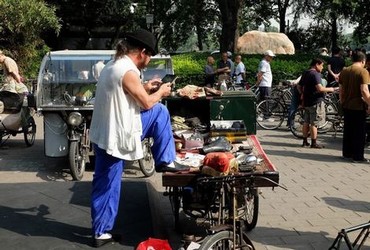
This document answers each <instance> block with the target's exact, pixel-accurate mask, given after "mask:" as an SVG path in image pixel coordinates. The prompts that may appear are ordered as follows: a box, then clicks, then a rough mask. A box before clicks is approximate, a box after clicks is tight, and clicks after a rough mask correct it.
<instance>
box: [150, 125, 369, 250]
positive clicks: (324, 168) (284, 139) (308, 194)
mask: <svg viewBox="0 0 370 250" xmlns="http://www.w3.org/2000/svg"><path fill="white" fill-rule="evenodd" d="M257 136H258V139H259V141H260V143H261V145H262V147H263V149H264V151H265V152H266V154H267V155H268V157H269V159H270V160H271V161H272V163H273V164H274V165H275V167H276V168H277V169H278V171H279V173H280V184H282V185H284V186H286V187H287V188H288V191H285V190H283V189H281V188H275V189H274V190H272V189H271V188H261V189H260V191H261V193H260V208H259V218H258V223H257V226H256V228H255V229H253V230H252V231H251V232H249V233H248V236H249V238H250V239H251V240H252V242H253V243H254V245H255V247H256V249H258V250H265V249H268V250H277V249H304V250H306V249H317V250H321V249H328V248H329V247H330V246H331V244H332V243H333V241H334V239H335V238H336V236H337V234H338V232H339V231H340V230H341V229H342V228H348V227H352V226H355V225H359V224H362V223H366V222H369V221H370V192H369V190H370V189H369V188H370V181H369V180H370V165H369V164H355V163H352V162H348V161H345V160H342V159H341V158H340V156H341V140H342V138H341V134H338V135H337V136H336V137H334V134H333V133H327V134H320V135H319V142H320V143H322V144H323V145H325V148H324V149H311V148H302V147H301V146H300V145H301V140H298V139H295V138H294V137H293V135H292V134H291V133H290V131H288V129H287V128H282V129H279V130H276V131H267V130H261V129H258V132H257ZM366 157H368V158H369V157H370V155H369V150H366ZM151 181H152V183H153V186H154V187H156V189H157V192H162V191H163V188H162V187H161V181H160V178H158V177H156V178H152V179H151ZM157 194H158V193H157ZM157 198H160V199H161V201H160V202H159V201H158V202H156V205H157V207H159V208H157V209H159V210H160V212H161V213H160V216H161V217H162V218H163V220H164V223H163V224H165V225H166V228H167V232H168V233H169V239H170V242H171V243H172V245H173V246H174V249H177V247H178V245H179V241H180V240H181V235H180V234H177V233H176V232H175V230H174V222H173V216H172V213H171V208H170V206H169V202H168V199H166V197H158V195H157ZM159 203H160V204H161V205H160V206H158V204H159ZM184 224H186V220H185V222H184ZM358 233H359V232H357V233H355V232H353V233H350V234H349V237H350V239H351V240H353V237H355V236H357V234H358ZM342 246H343V243H342ZM341 249H347V248H346V247H345V246H343V248H341ZM363 249H370V239H368V241H367V243H366V246H365V247H364V248H363Z"/></svg>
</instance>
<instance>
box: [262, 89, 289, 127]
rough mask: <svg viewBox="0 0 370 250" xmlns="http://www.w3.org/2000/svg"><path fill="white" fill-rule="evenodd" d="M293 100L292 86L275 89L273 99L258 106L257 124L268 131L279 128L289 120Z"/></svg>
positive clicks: (266, 100)
mask: <svg viewBox="0 0 370 250" xmlns="http://www.w3.org/2000/svg"><path fill="white" fill-rule="evenodd" d="M291 99H292V88H291V86H290V85H286V86H277V87H274V88H273V90H272V92H271V97H269V98H268V99H265V100H262V101H261V102H259V103H258V104H257V107H256V113H257V124H258V125H259V126H260V127H262V128H264V129H267V130H273V129H277V128H279V127H280V126H281V124H282V123H283V122H284V120H285V119H286V118H288V112H289V107H290V102H291Z"/></svg>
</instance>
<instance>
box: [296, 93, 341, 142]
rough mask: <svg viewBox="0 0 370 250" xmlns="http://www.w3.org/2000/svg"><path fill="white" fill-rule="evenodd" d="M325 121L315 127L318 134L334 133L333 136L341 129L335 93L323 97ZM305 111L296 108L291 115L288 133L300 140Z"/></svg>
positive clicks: (301, 108)
mask: <svg viewBox="0 0 370 250" xmlns="http://www.w3.org/2000/svg"><path fill="white" fill-rule="evenodd" d="M324 102H325V121H324V122H323V123H321V124H319V126H318V127H317V131H318V133H326V132H329V131H334V133H335V134H334V136H336V134H337V132H339V131H342V129H343V115H342V111H341V106H340V103H339V98H338V94H337V93H327V94H326V95H325V99H324ZM304 114H305V109H304V108H303V107H300V108H298V109H297V110H296V111H295V112H293V114H292V115H291V126H290V131H291V132H292V134H293V135H294V136H295V137H297V138H300V139H302V138H303V124H304Z"/></svg>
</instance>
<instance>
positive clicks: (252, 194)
mask: <svg viewBox="0 0 370 250" xmlns="http://www.w3.org/2000/svg"><path fill="white" fill-rule="evenodd" d="M241 202H242V206H241V207H240V206H239V208H238V214H239V215H240V214H241V215H242V216H241V219H242V220H243V222H244V227H245V229H246V231H251V230H252V229H253V228H255V227H256V225H257V220H258V208H259V196H258V190H257V189H256V188H248V189H247V190H245V192H244V195H243V200H242V201H241Z"/></svg>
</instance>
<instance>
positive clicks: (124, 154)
mask: <svg viewBox="0 0 370 250" xmlns="http://www.w3.org/2000/svg"><path fill="white" fill-rule="evenodd" d="M128 71H134V72H136V73H137V74H138V75H140V71H139V69H138V68H137V67H136V65H135V64H134V63H133V61H132V60H131V59H130V58H129V57H127V56H125V57H123V58H120V59H118V60H116V61H114V60H112V61H110V62H109V63H107V65H105V67H104V69H103V70H102V72H101V74H100V77H99V81H98V83H97V87H96V96H95V102H94V112H93V116H92V122H91V127H90V139H91V141H92V142H93V143H95V144H97V145H98V147H99V148H101V149H104V150H106V152H107V154H110V155H112V156H114V157H117V158H120V159H124V160H136V159H140V158H142V157H143V150H142V146H141V134H142V125H141V117H140V106H139V105H138V104H137V103H136V102H135V100H134V99H133V98H132V97H131V96H130V95H128V94H127V93H125V92H124V90H123V88H122V78H123V76H124V75H125V74H126V72H128Z"/></svg>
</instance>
